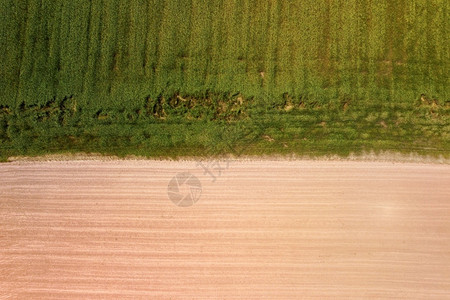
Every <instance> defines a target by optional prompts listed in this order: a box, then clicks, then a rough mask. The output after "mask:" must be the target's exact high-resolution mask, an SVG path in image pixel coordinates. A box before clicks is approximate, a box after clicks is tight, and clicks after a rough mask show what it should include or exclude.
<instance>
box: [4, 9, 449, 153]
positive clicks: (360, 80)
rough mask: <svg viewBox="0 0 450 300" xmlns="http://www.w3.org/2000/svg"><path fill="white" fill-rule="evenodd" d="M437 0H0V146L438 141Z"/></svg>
mask: <svg viewBox="0 0 450 300" xmlns="http://www.w3.org/2000/svg"><path fill="white" fill-rule="evenodd" d="M449 8H450V2H449V1H444V0H378V1H373V0H336V1H332V0H314V1H313V0H290V1H288V0H166V1H162V0H128V1H125V0H123V1H122V0H91V1H89V0H60V1H56V0H0V12H1V14H0V30H1V36H0V53H1V54H2V59H1V60H0V64H1V65H0V72H1V74H0V90H1V93H0V158H2V159H5V158H7V157H8V156H10V155H39V154H44V153H49V152H51V153H53V152H66V151H69V152H76V151H88V152H91V151H92V152H100V153H108V154H118V155H127V154H138V155H144V156H150V157H154V156H180V155H204V154H218V153H226V152H233V151H234V150H235V149H238V148H239V149H240V148H242V149H243V150H242V151H243V153H246V154H276V153H297V154H312V155H320V154H340V155H346V154H348V153H350V152H356V153H359V152H361V151H369V150H375V151H379V150H392V151H399V152H404V153H408V152H417V153H420V154H431V155H444V156H446V157H449V156H450V124H449V123H450V122H449V120H450V114H449V112H450V97H449V96H450V85H449V62H450V60H449V58H450V57H449V55H450V51H449V47H450V41H449V37H450V34H449V29H450V28H449V24H450V22H449V15H448V12H449ZM249 132H251V134H249ZM249 136H252V138H251V139H250V140H247V139H248V137H249ZM244 144H245V148H244V147H243V145H244ZM230 149H231V150H230Z"/></svg>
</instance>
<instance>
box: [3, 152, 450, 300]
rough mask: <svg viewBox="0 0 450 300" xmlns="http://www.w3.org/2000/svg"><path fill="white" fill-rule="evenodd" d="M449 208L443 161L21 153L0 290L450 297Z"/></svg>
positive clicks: (12, 185)
mask: <svg viewBox="0 0 450 300" xmlns="http://www.w3.org/2000/svg"><path fill="white" fill-rule="evenodd" d="M192 204H193V205H192ZM449 216H450V166H449V165H446V164H424V163H394V162H361V161H282V160H280V161H276V160H259V161H256V160H254V161H203V162H196V161H183V162H176V161H140V160H134V161H126V160H122V161H113V160H111V161H96V160H92V161H83V160H79V161H51V162H45V161H33V162H30V161H16V162H13V163H6V164H0V299H348V298H354V299H371V298H372V299H387V298H395V299H398V298H403V299H445V298H447V299H450V280H449V278H450V218H449Z"/></svg>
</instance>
